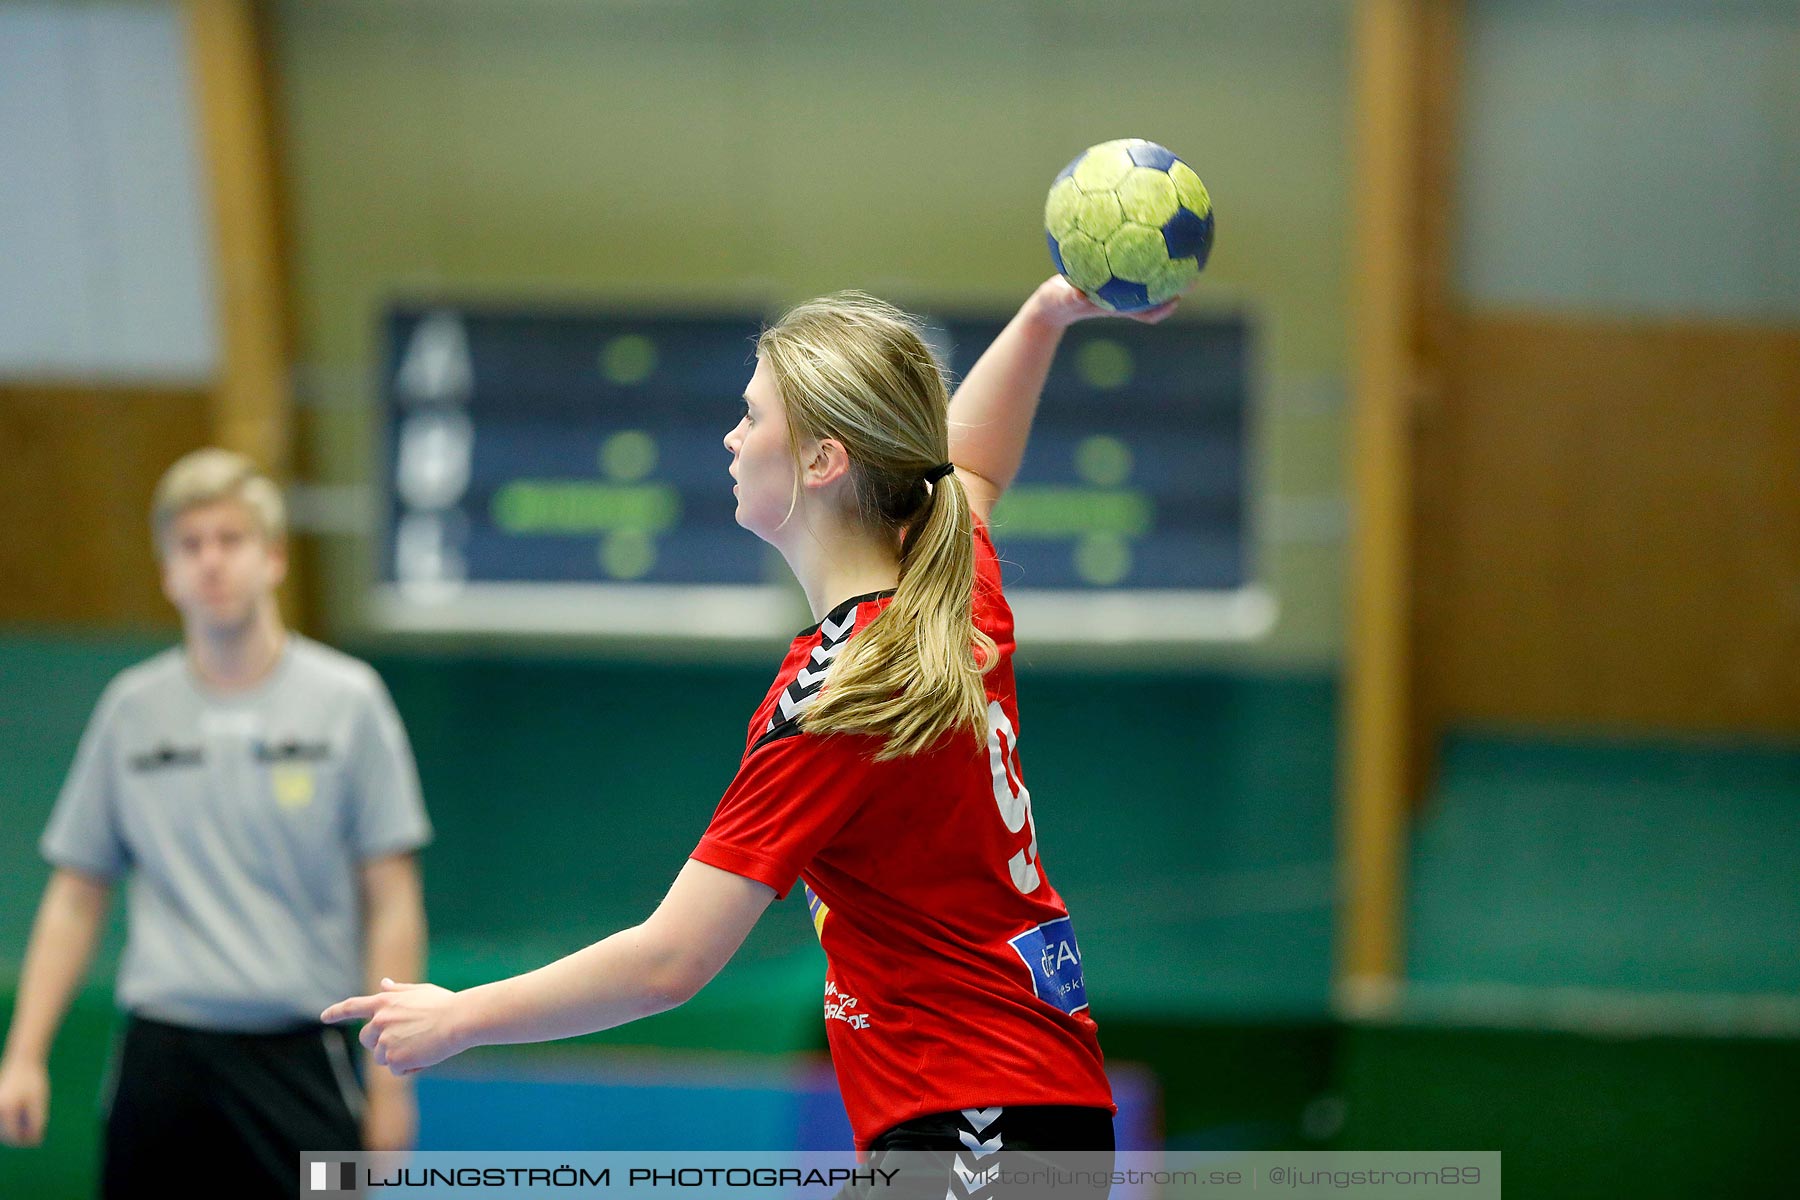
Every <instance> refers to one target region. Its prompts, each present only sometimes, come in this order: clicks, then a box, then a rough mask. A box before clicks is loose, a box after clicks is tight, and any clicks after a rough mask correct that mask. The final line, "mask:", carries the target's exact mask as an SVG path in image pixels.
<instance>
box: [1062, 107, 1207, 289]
mask: <svg viewBox="0 0 1800 1200" xmlns="http://www.w3.org/2000/svg"><path fill="white" fill-rule="evenodd" d="M1044 230H1045V237H1046V238H1048V239H1049V242H1050V257H1051V259H1052V260H1053V261H1054V262H1055V263H1056V269H1057V270H1058V271H1060V272H1062V274H1063V277H1064V278H1066V279H1067V280H1068V281H1069V282H1070V283H1072V284H1074V285H1075V286H1076V287H1078V288H1080V289H1081V290H1082V292H1083V293H1084V294H1085V295H1086V296H1087V298H1088V299H1090V300H1092V301H1093V302H1094V303H1095V304H1098V305H1100V306H1101V307H1102V308H1109V309H1112V310H1114V311H1116V312H1138V311H1140V310H1142V309H1146V308H1153V307H1155V306H1156V305H1158V304H1161V303H1162V302H1163V301H1165V300H1170V299H1173V298H1174V297H1176V296H1179V295H1181V293H1183V292H1185V291H1187V290H1188V289H1189V288H1191V287H1193V286H1194V283H1195V282H1196V281H1197V280H1198V279H1199V278H1200V269H1201V268H1202V267H1204V266H1205V265H1206V256H1207V255H1208V254H1210V253H1212V241H1213V210H1212V198H1211V197H1210V196H1208V195H1207V194H1206V185H1205V184H1203V183H1201V182H1200V176H1198V175H1196V174H1194V169H1193V168H1192V167H1190V166H1188V165H1187V164H1186V163H1184V162H1182V161H1181V160H1180V159H1179V158H1176V157H1175V156H1174V155H1173V154H1171V153H1170V152H1169V151H1168V150H1166V149H1164V148H1163V147H1162V146H1159V145H1157V144H1156V143H1155V142H1146V141H1144V140H1143V139H1142V138H1122V139H1120V140H1118V141H1115V142H1101V143H1100V144H1099V145H1098V146H1093V147H1090V148H1089V149H1087V150H1084V151H1083V152H1082V153H1081V154H1079V155H1077V156H1076V158H1075V161H1074V162H1072V163H1070V164H1069V165H1068V166H1066V167H1064V168H1063V169H1062V173H1061V174H1059V175H1058V176H1057V177H1056V181H1055V182H1054V183H1052V184H1051V185H1050V195H1049V198H1048V199H1046V200H1045V201H1044Z"/></svg>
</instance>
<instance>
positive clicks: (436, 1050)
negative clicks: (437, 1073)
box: [320, 860, 775, 1075]
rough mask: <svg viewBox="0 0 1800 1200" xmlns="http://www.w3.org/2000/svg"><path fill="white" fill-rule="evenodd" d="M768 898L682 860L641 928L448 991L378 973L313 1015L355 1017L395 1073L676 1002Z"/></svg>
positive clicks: (730, 950) (716, 965)
mask: <svg viewBox="0 0 1800 1200" xmlns="http://www.w3.org/2000/svg"><path fill="white" fill-rule="evenodd" d="M774 898H775V892H774V890H773V889H771V888H770V887H768V886H767V885H766V884H761V883H757V882H756V881H754V880H750V879H745V878H743V877H742V876H739V875H733V874H732V873H731V872H729V871H721V870H720V869H718V868H717V867H711V866H707V865H706V864H704V863H699V862H694V861H692V860H690V861H689V862H688V863H687V864H686V865H685V866H684V867H682V869H681V874H680V875H678V876H677V877H676V879H675V883H674V886H673V887H671V888H670V889H669V894H668V895H667V896H665V897H664V898H663V902H662V903H661V904H660V905H658V906H657V909H656V911H655V912H654V913H652V914H651V915H650V918H649V919H648V920H646V921H645V922H644V923H643V924H641V925H636V926H633V927H632V928H630V929H625V930H621V931H620V932H618V933H615V934H613V935H612V936H611V937H609V938H606V939H604V940H602V941H599V942H595V943H594V944H593V945H591V946H588V947H587V948H585V949H582V950H578V951H576V952H575V953H574V954H571V955H569V956H568V957H566V958H561V959H558V960H557V961H556V962H553V963H551V964H549V965H548V966H544V967H539V968H538V969H537V970H535V971H531V972H528V973H527V974H524V975H515V976H513V977H512V978H511V979H502V980H500V981H498V982H497V983H488V984H483V985H482V986H480V987H475V988H470V989H468V990H467V991H462V992H452V991H449V990H447V989H445V988H441V987H436V986H434V985H432V984H427V983H396V982H394V981H393V980H388V979H384V980H382V981H381V991H380V992H379V993H377V994H375V995H372V996H353V997H351V998H350V999H348V1000H344V1001H340V1002H339V1003H337V1004H334V1005H332V1006H331V1007H330V1008H328V1009H326V1010H325V1011H324V1012H323V1013H322V1014H320V1019H321V1020H323V1021H326V1022H328V1023H334V1024H335V1023H336V1022H339V1021H353V1020H363V1021H367V1022H368V1024H366V1025H364V1026H363V1030H362V1035H361V1038H362V1044H363V1045H364V1046H367V1047H368V1048H369V1050H370V1052H371V1054H372V1056H373V1058H374V1060H375V1061H376V1062H377V1063H380V1064H381V1065H382V1066H385V1067H387V1068H388V1069H389V1070H390V1071H393V1072H394V1073H395V1074H396V1075H408V1074H411V1073H412V1072H414V1071H418V1070H422V1069H424V1068H425V1067H429V1066H432V1065H433V1064H435V1063H440V1062H442V1061H443V1060H444V1059H446V1058H449V1057H450V1056H451V1055H454V1054H460V1053H462V1052H463V1051H464V1050H467V1049H469V1048H471V1047H473V1046H489V1045H510V1044H514V1043H518V1042H547V1041H553V1040H555V1039H557V1038H566V1037H577V1036H579V1035H581V1034H585V1033H595V1032H598V1031H599V1030H602V1029H611V1028H613V1027H614V1026H615V1025H623V1024H625V1023H627V1022H629V1021H635V1020H637V1019H638V1018H639V1017H647V1016H651V1015H652V1014H654V1013H659V1012H664V1011H666V1010H668V1009H671V1008H675V1007H677V1006H678V1005H680V1004H683V1003H685V1002H686V1001H687V1000H689V999H691V998H692V997H693V995H694V994H695V993H696V992H698V991H699V990H700V989H701V988H702V987H704V986H706V984H707V983H708V982H709V981H710V980H711V979H712V977H713V976H714V975H717V974H718V973H719V970H720V968H722V967H723V966H724V965H725V964H726V963H727V962H728V961H730V959H731V956H732V955H733V954H735V953H736V952H737V948H738V947H739V946H741V945H743V943H744V939H745V938H746V937H747V936H749V933H750V929H751V927H752V926H754V925H755V924H756V921H757V918H759V917H761V916H762V913H763V910H764V909H766V908H767V907H768V906H769V902H770V901H771V900H773V899H774Z"/></svg>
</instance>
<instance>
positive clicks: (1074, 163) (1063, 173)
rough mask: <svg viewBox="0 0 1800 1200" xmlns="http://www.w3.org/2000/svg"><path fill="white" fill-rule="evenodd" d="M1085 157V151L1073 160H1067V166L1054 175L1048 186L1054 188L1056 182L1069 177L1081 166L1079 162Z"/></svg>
mask: <svg viewBox="0 0 1800 1200" xmlns="http://www.w3.org/2000/svg"><path fill="white" fill-rule="evenodd" d="M1086 157H1087V151H1086V150H1083V151H1082V152H1081V153H1080V154H1077V155H1076V156H1075V157H1074V158H1071V159H1070V160H1069V165H1068V166H1066V167H1064V168H1063V169H1062V170H1060V171H1058V172H1057V173H1056V179H1052V180H1051V181H1050V186H1051V187H1055V186H1056V183H1057V180H1060V179H1067V178H1068V177H1069V176H1071V175H1073V174H1074V173H1075V168H1076V167H1079V166H1080V165H1081V160H1082V159H1084V158H1086Z"/></svg>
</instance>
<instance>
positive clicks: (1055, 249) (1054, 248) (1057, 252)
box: [1044, 229, 1069, 275]
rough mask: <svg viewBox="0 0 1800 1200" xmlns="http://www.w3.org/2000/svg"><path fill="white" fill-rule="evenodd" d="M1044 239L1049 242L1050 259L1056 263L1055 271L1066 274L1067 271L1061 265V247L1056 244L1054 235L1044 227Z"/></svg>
mask: <svg viewBox="0 0 1800 1200" xmlns="http://www.w3.org/2000/svg"><path fill="white" fill-rule="evenodd" d="M1044 240H1045V241H1046V242H1049V243H1050V261H1051V262H1053V263H1055V264H1056V273H1057V274H1058V275H1067V274H1068V273H1069V272H1068V271H1067V270H1066V269H1065V268H1064V267H1063V260H1062V247H1061V246H1059V245H1057V242H1056V235H1055V234H1054V233H1051V232H1050V231H1049V230H1048V229H1046V230H1044Z"/></svg>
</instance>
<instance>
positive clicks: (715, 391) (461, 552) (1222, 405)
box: [374, 306, 1274, 643]
mask: <svg viewBox="0 0 1800 1200" xmlns="http://www.w3.org/2000/svg"><path fill="white" fill-rule="evenodd" d="M1003 324H1004V322H1002V321H998V320H992V319H958V318H951V319H944V320H934V321H933V323H932V328H931V335H930V336H931V337H932V340H933V341H934V343H935V347H934V348H935V349H936V350H937V351H938V353H939V355H940V358H941V360H942V361H944V362H945V363H946V364H948V366H949V367H950V369H951V371H952V373H953V376H954V378H957V379H960V378H961V377H962V376H964V375H966V374H967V373H968V370H969V368H970V367H971V366H972V365H973V364H974V362H975V360H976V358H977V357H978V356H979V355H980V353H981V352H982V351H983V350H984V349H986V347H987V346H988V345H989V344H990V343H991V342H992V341H993V339H994V338H995V336H996V335H997V334H998V333H999V332H1000V330H1001V328H1002V326H1003ZM760 328H761V319H760V318H759V317H758V316H756V315H750V314H744V315H725V316H667V315H659V316H653V317H642V316H625V315H621V314H617V313H591V312H573V311H556V310H545V311H531V310H524V309H516V308H509V309H498V308H478V307H461V308H459V307H444V306H434V307H430V308H416V309H415V308H409V309H402V310H397V311H395V312H393V313H392V314H390V316H389V318H388V321H387V328H386V352H385V356H384V363H383V370H382V402H383V407H384V415H385V431H386V438H385V450H384V472H383V482H384V488H383V492H382V522H381V528H380V537H379V547H380V550H379V552H380V567H379V571H378V579H379V584H378V587H377V591H376V595H375V598H374V600H375V603H374V615H375V619H376V622H377V624H379V625H381V626H383V627H386V628H389V629H396V630H419V631H431V632H458V631H467V632H489V633H504V632H518V633H540V634H585V635H593V634H601V635H608V634H610V635H618V636H623V637H654V636H691V637H698V638H711V639H717V638H725V639H745V640H761V639H767V638H769V637H771V636H786V635H788V634H790V633H791V632H792V631H793V630H794V629H795V628H798V627H799V626H802V625H805V624H807V623H809V621H810V620H811V618H810V617H809V616H807V614H806V613H805V611H804V608H803V606H802V605H801V603H800V601H799V599H798V592H797V590H796V589H795V588H794V587H793V585H792V583H791V581H790V579H789V577H788V573H787V570H786V567H785V565H784V564H783V563H782V562H781V560H780V558H779V557H778V556H777V555H776V554H775V552H774V551H773V550H771V549H770V548H769V547H767V546H766V545H764V544H763V543H762V542H761V541H760V540H759V539H758V538H756V537H755V536H754V535H753V534H750V533H748V532H746V531H745V530H743V529H741V528H739V527H738V525H737V524H736V522H735V520H734V519H733V512H734V509H735V502H734V500H733V497H732V494H731V480H730V477H729V476H728V475H727V474H726V467H727V466H728V465H729V463H730V454H729V452H728V451H727V450H726V449H725V447H724V445H723V441H722V439H723V438H724V436H725V434H726V432H727V431H728V430H730V428H731V427H732V426H733V425H734V424H736V422H737V419H738V415H739V412H740V411H741V409H742V402H741V399H740V397H741V395H742V393H743V389H744V386H745V384H746V383H747V382H748V381H749V378H750V374H751V372H752V370H753V369H754V366H755V360H754V345H755V339H756V334H757V332H758V330H759V329H760ZM1249 356H1250V347H1249V340H1248V330H1247V327H1246V324H1245V322H1244V321H1243V320H1242V319H1241V318H1228V319H1219V318H1211V319H1206V320H1198V321H1175V322H1168V323H1165V324H1163V325H1160V326H1155V327H1150V326H1144V325H1139V324H1136V323H1134V322H1128V321H1095V322H1087V323H1084V324H1081V325H1077V326H1075V327H1074V328H1073V329H1071V330H1070V331H1069V333H1068V335H1067V336H1066V338H1065V340H1064V343H1063V346H1062V348H1061V350H1060V351H1059V353H1058V355H1057V359H1056V362H1055V365H1054V367H1053V368H1052V371H1051V374H1050V380H1049V383H1048V385H1047V386H1046V388H1045V391H1044V398H1043V402H1042V405H1041V407H1040V409H1039V412H1038V419H1037V424H1036V427H1035V432H1034V433H1033V435H1032V442H1031V447H1030V450H1029V452H1028V454H1027V456H1026V460H1025V465H1024V468H1023V469H1022V471H1021V472H1020V475H1019V478H1018V479H1017V481H1016V482H1015V483H1014V485H1013V487H1012V488H1011V490H1010V491H1009V492H1008V493H1007V495H1006V496H1005V498H1004V499H1003V500H1002V501H1001V503H1000V505H999V507H998V508H997V509H996V511H995V513H994V519H993V533H994V539H995V542H996V544H997V545H998V547H999V549H1000V553H1001V558H1002V560H1003V563H1004V568H1003V569H1004V571H1005V575H1006V580H1007V591H1008V596H1009V598H1010V599H1011V600H1012V602H1013V607H1014V609H1015V610H1016V612H1017V614H1018V618H1019V626H1020V633H1021V636H1022V637H1026V638H1031V639H1034V640H1037V641H1048V642H1068V643H1086V642H1107V641H1131V642H1188V641H1203V640H1240V639H1245V638H1252V637H1255V636H1257V635H1259V634H1260V633H1262V632H1264V631H1265V630H1266V629H1267V628H1268V627H1269V626H1270V624H1272V622H1273V619H1274V606H1273V602H1272V600H1271V599H1270V598H1269V597H1268V596H1267V595H1266V594H1265V593H1263V592H1262V591H1261V590H1260V589H1258V588H1256V587H1255V586H1254V580H1253V576H1252V571H1251V561H1250V549H1251V539H1250V537H1249V529H1248V527H1247V523H1246V505H1247V499H1248V493H1247V479H1246V462H1247V456H1246V444H1245V435H1246V417H1247V412H1248V407H1249V406H1248V386H1249V385H1248V380H1249V370H1248V367H1249Z"/></svg>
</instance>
